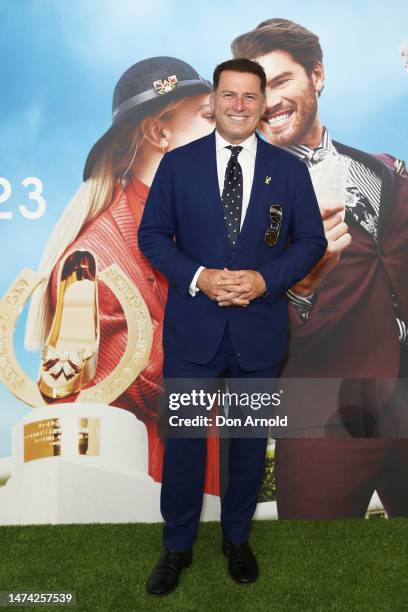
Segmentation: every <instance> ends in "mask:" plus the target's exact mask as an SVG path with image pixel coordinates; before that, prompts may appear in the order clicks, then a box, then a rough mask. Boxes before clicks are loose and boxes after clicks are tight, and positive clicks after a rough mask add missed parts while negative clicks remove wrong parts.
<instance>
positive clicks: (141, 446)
mask: <svg viewBox="0 0 408 612" xmlns="http://www.w3.org/2000/svg"><path fill="white" fill-rule="evenodd" d="M51 419H58V425H59V429H60V431H61V436H60V439H59V441H58V452H59V453H60V454H59V455H57V456H47V457H41V458H36V459H31V460H26V461H25V460H24V456H25V451H26V459H27V456H29V455H27V441H25V440H24V436H26V437H27V432H28V430H27V428H26V429H24V427H25V426H29V427H30V424H33V423H34V428H36V425H35V422H38V421H43V422H46V421H47V420H51ZM80 419H88V420H90V419H97V422H96V421H92V423H93V427H94V428H95V431H94V433H93V434H92V435H93V436H94V439H96V437H97V438H98V444H97V445H96V446H97V447H98V454H95V455H93V456H89V455H87V454H80V453H79V451H78V423H79V422H80V421H79V420H80ZM95 423H96V426H95ZM96 430H97V431H96ZM41 443H43V442H41ZM54 444H55V442H54ZM89 446H90V447H91V445H89ZM32 448H33V445H32V443H31V449H32ZM147 458H148V446H147V433H146V428H145V426H144V424H143V423H142V422H141V421H139V420H138V419H137V418H136V417H135V416H134V415H133V414H131V413H130V412H128V411H126V410H122V409H120V408H115V407H112V406H106V405H101V404H77V403H73V404H55V405H54V406H46V407H43V408H37V409H35V410H34V411H32V412H31V413H29V414H28V415H26V416H25V417H24V419H22V420H21V421H20V422H19V423H17V425H15V427H14V428H13V456H12V467H11V472H12V473H11V477H10V479H9V480H8V481H7V483H6V485H5V486H3V487H0V524H2V525H15V524H20V525H22V524H34V523H35V524H38V523H51V524H58V523H126V522H146V523H151V522H157V521H162V517H161V514H160V483H157V482H154V481H153V479H152V478H151V477H150V476H149V475H148V474H147ZM219 512H220V501H219V498H218V497H216V496H214V495H205V496H204V506H203V512H202V515H201V520H204V521H206V520H219V516H220V515H219Z"/></svg>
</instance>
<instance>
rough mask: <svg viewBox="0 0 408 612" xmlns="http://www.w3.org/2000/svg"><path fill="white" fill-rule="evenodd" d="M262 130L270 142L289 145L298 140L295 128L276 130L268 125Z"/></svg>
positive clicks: (283, 145) (281, 145)
mask: <svg viewBox="0 0 408 612" xmlns="http://www.w3.org/2000/svg"><path fill="white" fill-rule="evenodd" d="M260 131H261V133H262V134H263V135H264V136H265V138H266V139H267V140H268V141H269V142H271V143H272V144H274V145H277V146H279V147H289V146H290V145H292V144H295V142H296V135H295V134H294V133H293V130H283V131H281V132H274V131H272V130H271V129H270V128H269V126H268V127H266V129H265V128H262V129H261V130H260Z"/></svg>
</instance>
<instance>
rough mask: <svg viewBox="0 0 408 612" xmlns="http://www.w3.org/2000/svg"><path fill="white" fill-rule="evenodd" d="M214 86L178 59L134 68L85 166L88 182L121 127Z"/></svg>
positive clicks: (121, 85) (117, 90)
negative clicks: (100, 157)
mask: <svg viewBox="0 0 408 612" xmlns="http://www.w3.org/2000/svg"><path fill="white" fill-rule="evenodd" d="M211 90H212V85H211V83H210V82H209V81H206V80H205V79H203V78H202V77H200V75H199V74H198V72H196V71H195V70H194V68H192V67H191V66H190V65H189V64H187V63H186V62H183V61H182V60H179V59H176V58H175V57H150V58H148V59H145V60H142V61H141V62H137V63H136V64H133V66H131V67H130V68H128V70H126V72H124V73H123V74H122V76H121V77H120V79H119V81H118V82H117V84H116V87H115V91H114V92H113V100H112V125H111V127H110V128H109V129H108V130H107V131H106V132H105V134H104V135H103V136H102V137H101V138H100V139H99V140H98V141H97V142H96V143H95V144H94V146H93V147H92V149H91V150H90V152H89V155H88V157H87V160H86V162H85V168H84V174H83V178H84V181H86V180H88V179H89V177H90V176H91V173H92V169H93V167H94V165H95V162H96V160H97V159H98V157H99V155H100V154H101V153H102V151H103V150H104V149H105V147H107V146H108V144H109V143H110V142H111V140H112V136H113V135H114V134H115V132H116V130H117V127H118V125H120V124H122V123H123V122H125V121H126V120H129V119H131V120H132V122H134V123H135V125H136V124H137V123H138V122H139V121H141V119H143V117H147V116H149V115H153V114H155V113H156V112H158V111H159V110H160V109H161V108H164V107H165V106H167V105H168V104H169V103H170V102H172V101H173V100H177V99H180V98H184V97H185V96H193V95H195V94H199V93H208V92H210V91H211Z"/></svg>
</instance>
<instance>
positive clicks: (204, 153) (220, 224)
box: [195, 130, 230, 248]
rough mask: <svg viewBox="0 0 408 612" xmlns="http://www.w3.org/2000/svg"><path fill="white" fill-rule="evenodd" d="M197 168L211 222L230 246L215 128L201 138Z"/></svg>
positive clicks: (197, 153) (201, 191) (200, 190)
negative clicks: (223, 206) (220, 185)
mask: <svg viewBox="0 0 408 612" xmlns="http://www.w3.org/2000/svg"><path fill="white" fill-rule="evenodd" d="M196 169H197V173H196V175H195V180H196V183H197V193H198V194H199V195H200V197H202V198H203V199H204V200H205V204H206V206H207V208H208V212H209V215H210V220H209V223H210V224H211V225H212V227H213V228H214V227H215V228H216V230H218V231H221V232H222V234H223V236H224V238H225V242H226V245H227V246H228V248H230V241H229V239H228V232H227V226H226V224H225V220H224V213H223V209H222V203H221V196H220V189H219V183H218V171H217V152H216V148H215V130H214V132H212V133H211V134H210V135H209V136H206V137H204V138H201V139H200V141H199V143H198V148H197V151H196Z"/></svg>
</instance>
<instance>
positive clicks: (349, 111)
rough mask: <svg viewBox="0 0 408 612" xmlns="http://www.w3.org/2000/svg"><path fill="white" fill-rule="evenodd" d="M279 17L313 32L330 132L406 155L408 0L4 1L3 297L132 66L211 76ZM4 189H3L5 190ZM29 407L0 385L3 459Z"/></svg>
mask: <svg viewBox="0 0 408 612" xmlns="http://www.w3.org/2000/svg"><path fill="white" fill-rule="evenodd" d="M271 17H284V18H288V19H292V20H294V21H297V22H299V23H301V24H302V25H304V26H306V27H307V28H309V29H311V30H312V31H314V32H316V33H317V34H318V35H319V36H320V40H321V43H322V47H323V52H324V64H325V68H326V86H325V90H324V93H323V95H322V98H321V100H320V114H321V117H322V119H323V122H324V123H325V124H326V125H327V126H328V127H329V129H330V131H331V134H332V136H333V137H334V138H335V139H337V140H340V141H341V142H344V143H346V144H349V145H352V146H355V147H358V148H361V149H364V150H367V151H369V152H383V151H386V152H389V153H392V154H394V155H396V156H398V157H401V158H405V159H406V158H408V140H407V135H408V111H407V109H408V103H407V102H408V74H407V73H406V72H404V70H403V63H402V59H401V57H400V44H401V43H402V41H403V40H407V39H408V3H407V2H406V1H403V0H394V1H393V2H392V10H390V7H389V5H388V4H387V3H384V2H383V0H381V1H370V0H361V1H360V2H351V1H350V0H346V1H344V0H343V2H342V3H340V2H339V3H338V6H335V5H333V4H332V3H328V2H327V0H324V1H323V0H316V1H315V2H313V3H311V2H307V3H306V2H303V1H302V0H292V1H291V0H287V2H285V8H284V9H283V8H282V3H277V2H273V1H269V2H265V1H260V0H251V2H247V1H245V2H244V1H243V0H234V1H231V0H224V1H223V2H219V1H215V0H207V1H206V2H202V1H200V2H197V1H196V0H190V1H189V2H184V1H183V0H149V1H148V2H139V1H136V0H120V2H118V0H19V1H14V2H10V1H7V0H0V66H1V72H0V90H1V95H0V177H4V178H6V179H7V180H8V181H9V182H10V183H11V185H12V189H13V192H12V195H11V197H10V199H9V200H8V201H7V202H6V203H4V204H0V211H2V210H3V211H5V210H9V211H11V212H12V213H13V218H12V219H11V220H0V249H1V254H2V257H1V258H0V295H3V294H4V292H5V290H6V289H7V287H8V286H9V285H10V284H11V282H12V281H13V279H14V278H15V277H16V276H17V274H18V273H19V272H20V270H21V269H22V268H24V267H27V266H28V267H32V268H36V267H37V266H38V263H39V260H40V256H41V252H42V248H43V245H44V244H45V242H46V241H47V238H48V235H49V233H50V230H51V228H52V227H53V225H54V224H55V222H56V220H57V219H58V217H59V216H60V214H61V212H62V210H63V209H64V207H65V205H66V203H67V202H68V201H69V200H70V198H71V197H72V195H73V193H74V192H75V191H76V190H77V188H78V186H79V184H80V182H81V178H82V170H83V164H84V161H85V158H86V155H87V153H88V151H89V149H90V147H91V146H92V145H93V143H94V142H95V141H96V140H97V139H98V138H99V136H101V135H102V133H103V132H104V131H105V130H106V129H107V128H108V127H109V125H110V122H111V100H112V93H113V88H114V86H115V83H116V81H117V80H118V78H119V77H120V75H121V74H122V73H123V72H124V70H126V69H127V68H128V67H129V66H130V65H132V64H133V63H135V62H136V61H139V60H141V59H144V58H147V57H151V56H156V55H172V56H175V57H179V58H181V59H184V60H186V61H188V62H189V63H191V64H192V65H193V66H194V67H195V68H196V69H197V70H198V71H199V72H200V73H201V74H202V75H203V76H205V77H207V78H209V79H210V78H211V75H212V71H213V68H214V66H215V64H217V63H218V62H220V61H222V60H224V59H228V58H229V57H230V47H229V45H230V42H231V40H232V39H233V38H235V36H237V35H238V34H241V33H243V32H246V31H248V30H249V29H251V28H253V27H255V26H256V25H257V24H258V23H259V22H260V21H263V20H264V19H268V18H271ZM27 176H37V177H39V178H40V179H41V181H42V182H43V186H44V191H43V196H44V198H45V200H46V204H47V209H46V213H45V215H44V216H43V217H41V218H40V219H38V220H28V219H25V218H23V217H22V216H21V214H20V213H19V210H18V206H19V204H23V203H26V204H27V205H28V207H29V208H30V204H28V199H27V190H26V189H25V188H24V187H23V186H22V185H21V181H22V180H23V179H24V178H25V177H27ZM1 193H2V190H1V189H0V196H1ZM24 323H25V312H24V313H23V315H22V317H21V319H20V322H19V325H18V329H17V332H16V338H15V348H16V352H17V354H18V357H19V359H20V362H21V364H22V366H23V367H24V368H25V369H26V371H27V372H28V373H29V374H30V375H31V376H32V377H36V374H37V370H38V364H39V355H38V354H35V353H30V354H29V353H25V351H24V349H23V330H24ZM28 410H29V409H28V408H27V407H25V406H23V405H22V404H21V402H19V401H18V400H16V399H15V398H14V397H13V396H12V395H11V394H10V393H9V392H8V391H7V390H6V389H4V388H3V387H0V456H4V455H8V454H9V453H10V440H11V436H10V434H11V427H12V425H13V424H14V423H15V422H16V421H17V420H19V419H20V418H21V416H22V415H24V414H25V413H26V412H27V411H28Z"/></svg>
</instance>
